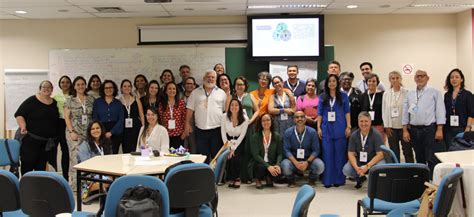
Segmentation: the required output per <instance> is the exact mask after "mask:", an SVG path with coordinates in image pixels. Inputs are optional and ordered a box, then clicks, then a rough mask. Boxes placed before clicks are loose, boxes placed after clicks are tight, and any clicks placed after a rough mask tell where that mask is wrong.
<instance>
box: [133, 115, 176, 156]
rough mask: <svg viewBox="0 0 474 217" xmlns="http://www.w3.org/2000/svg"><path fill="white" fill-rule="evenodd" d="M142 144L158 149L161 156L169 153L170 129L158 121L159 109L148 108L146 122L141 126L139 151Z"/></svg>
mask: <svg viewBox="0 0 474 217" xmlns="http://www.w3.org/2000/svg"><path fill="white" fill-rule="evenodd" d="M141 146H144V148H151V149H152V150H158V151H159V152H160V155H161V156H163V155H164V154H167V153H169V147H170V138H169V136H168V131H166V128H164V127H163V126H161V125H160V124H159V123H158V111H157V110H156V109H152V108H148V109H147V110H146V122H145V125H144V126H143V127H142V128H140V134H139V136H138V141H137V151H140V148H141Z"/></svg>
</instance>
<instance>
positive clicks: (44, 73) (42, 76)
mask: <svg viewBox="0 0 474 217" xmlns="http://www.w3.org/2000/svg"><path fill="white" fill-rule="evenodd" d="M4 73H5V114H6V117H5V122H6V130H16V129H17V128H18V125H17V124H16V120H15V117H14V115H15V112H16V110H17V109H18V107H19V106H20V104H21V103H22V102H23V101H25V99H26V98H28V97H30V96H32V95H34V94H36V93H37V92H38V90H39V85H40V83H41V81H44V80H48V70H47V69H40V70H38V69H5V71H4ZM53 83H54V82H53Z"/></svg>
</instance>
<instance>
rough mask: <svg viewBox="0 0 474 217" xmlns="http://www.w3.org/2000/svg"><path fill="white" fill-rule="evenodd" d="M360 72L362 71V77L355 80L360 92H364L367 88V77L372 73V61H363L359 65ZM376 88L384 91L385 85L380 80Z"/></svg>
mask: <svg viewBox="0 0 474 217" xmlns="http://www.w3.org/2000/svg"><path fill="white" fill-rule="evenodd" d="M359 68H360V72H361V73H362V76H363V79H362V80H360V81H359V82H357V88H359V90H360V91H362V93H365V92H366V91H367V89H368V87H367V77H368V76H369V75H370V74H372V63H369V62H363V63H361V64H360V66H359ZM377 90H379V91H385V86H384V85H383V83H382V82H380V83H379V85H378V86H377Z"/></svg>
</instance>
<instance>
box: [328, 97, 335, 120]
mask: <svg viewBox="0 0 474 217" xmlns="http://www.w3.org/2000/svg"><path fill="white" fill-rule="evenodd" d="M335 103H336V98H331V99H329V106H330V107H331V111H330V112H328V121H329V122H335V121H336V112H335V111H334V104H335Z"/></svg>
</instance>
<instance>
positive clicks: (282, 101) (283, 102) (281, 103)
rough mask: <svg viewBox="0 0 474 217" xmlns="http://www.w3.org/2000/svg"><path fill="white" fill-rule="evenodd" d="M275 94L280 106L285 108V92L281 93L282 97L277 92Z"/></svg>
mask: <svg viewBox="0 0 474 217" xmlns="http://www.w3.org/2000/svg"><path fill="white" fill-rule="evenodd" d="M276 95H277V98H278V101H280V106H281V108H285V99H286V94H285V93H283V97H280V96H279V95H278V93H277V94H276Z"/></svg>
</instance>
